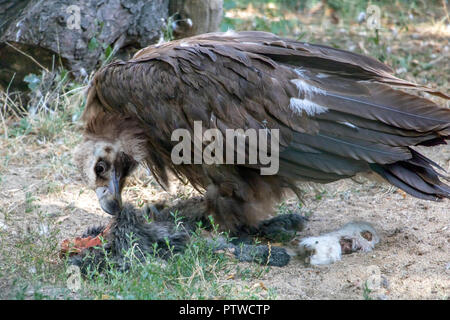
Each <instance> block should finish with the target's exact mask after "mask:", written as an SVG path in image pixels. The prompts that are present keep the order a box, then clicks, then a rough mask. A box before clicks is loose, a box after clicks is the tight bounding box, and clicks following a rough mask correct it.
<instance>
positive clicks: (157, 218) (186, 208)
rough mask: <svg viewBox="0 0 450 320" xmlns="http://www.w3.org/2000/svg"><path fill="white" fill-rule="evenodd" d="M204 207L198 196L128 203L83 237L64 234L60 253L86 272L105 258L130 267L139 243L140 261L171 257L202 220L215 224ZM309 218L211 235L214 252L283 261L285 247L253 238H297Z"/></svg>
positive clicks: (287, 218) (102, 265)
mask: <svg viewBox="0 0 450 320" xmlns="http://www.w3.org/2000/svg"><path fill="white" fill-rule="evenodd" d="M202 208H203V209H206V205H205V203H204V201H203V200H202V199H198V198H194V199H190V200H188V201H186V202H183V203H182V204H179V205H177V206H174V207H171V208H165V209H163V210H159V209H158V208H157V206H155V205H150V206H145V207H144V208H143V209H137V208H135V207H133V206H132V205H131V204H125V205H124V206H123V208H122V210H120V211H119V212H118V213H117V214H116V215H115V216H114V217H113V219H112V222H111V223H110V224H108V225H107V226H102V227H94V228H90V229H89V230H87V232H86V233H85V234H84V235H83V236H82V237H79V238H75V239H74V240H64V241H63V243H62V249H61V254H62V256H65V255H67V254H68V255H69V256H70V263H71V264H74V265H77V266H79V267H80V268H81V270H82V271H83V272H86V271H87V270H88V269H89V268H90V269H91V270H93V269H97V270H103V269H104V268H105V266H106V261H110V262H113V263H114V264H115V265H117V266H118V267H119V268H120V269H123V270H126V269H127V268H128V267H129V266H128V263H129V259H128V258H127V257H126V256H125V253H126V252H127V251H128V250H129V249H131V248H133V249H134V256H135V257H136V258H137V259H139V260H141V261H144V260H145V259H146V257H147V256H148V255H154V256H157V257H160V258H163V259H167V258H169V257H171V256H172V255H173V254H176V253H179V252H183V250H184V249H185V247H186V246H187V244H188V242H189V241H190V238H191V235H192V233H193V232H194V231H195V230H196V228H197V227H198V225H199V222H202V225H203V226H205V228H207V229H210V228H211V224H210V223H209V221H207V220H202V218H203V217H204V216H203V214H199V212H201V211H202ZM180 211H181V214H179V213H180ZM173 212H177V216H178V215H179V216H180V217H181V218H180V220H177V221H175V220H174V217H173ZM192 213H194V214H192ZM183 214H188V216H185V215H183ZM189 214H190V215H189ZM304 222H305V219H304V218H303V217H301V216H299V215H297V214H285V215H280V216H277V217H275V218H272V219H270V220H267V221H264V222H263V223H262V224H261V225H260V227H259V228H256V229H254V230H253V231H252V232H242V233H241V234H242V237H240V238H238V239H235V241H233V242H229V241H227V240H226V239H225V238H214V239H208V242H207V243H208V245H209V246H211V248H212V249H213V250H214V252H217V253H220V252H226V253H228V254H230V255H232V256H234V257H235V258H236V259H237V260H239V261H245V262H257V263H260V264H264V265H269V266H279V267H282V266H285V265H286V264H288V263H289V260H290V256H289V254H288V253H287V252H286V250H285V249H284V248H281V247H277V246H273V245H270V243H269V244H267V245H254V244H252V243H251V241H252V240H251V239H253V237H255V236H260V237H266V238H267V237H270V236H271V235H276V236H277V237H279V236H280V235H284V237H285V238H286V239H288V238H289V237H291V238H292V237H293V236H294V235H295V232H296V231H299V230H301V229H303V226H304ZM274 240H277V239H274Z"/></svg>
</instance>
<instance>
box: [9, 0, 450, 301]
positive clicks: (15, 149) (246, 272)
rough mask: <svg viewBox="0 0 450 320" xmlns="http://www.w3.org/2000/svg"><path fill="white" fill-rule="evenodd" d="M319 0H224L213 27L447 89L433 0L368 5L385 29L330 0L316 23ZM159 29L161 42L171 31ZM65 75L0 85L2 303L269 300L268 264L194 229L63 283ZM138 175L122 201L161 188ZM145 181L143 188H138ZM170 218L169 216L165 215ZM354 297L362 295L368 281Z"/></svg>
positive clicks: (287, 207) (316, 197) (69, 89)
mask: <svg viewBox="0 0 450 320" xmlns="http://www.w3.org/2000/svg"><path fill="white" fill-rule="evenodd" d="M319 2H320V1H304V2H303V1H301V2H299V1H293V0H284V1H269V0H267V1H258V2H256V1H249V0H225V2H224V6H225V17H224V20H223V22H222V24H221V29H222V30H227V29H229V28H232V29H235V30H254V29H257V30H263V31H270V32H274V33H277V34H280V35H284V36H289V37H292V38H296V39H301V40H302V41H308V42H315V43H326V44H328V45H331V46H334V47H337V48H342V49H347V50H351V51H355V52H357V53H363V54H367V55H371V56H374V57H376V58H378V59H380V60H382V61H384V62H386V63H387V64H389V65H391V66H392V67H393V69H394V70H395V72H396V73H397V74H398V75H399V76H401V77H402V78H406V79H407V80H412V81H416V82H419V83H428V84H432V85H433V86H436V87H440V88H447V87H448V84H449V82H450V79H449V75H448V70H447V69H448V67H447V66H446V59H445V57H448V50H447V51H445V49H444V48H445V46H446V45H447V47H448V33H446V32H448V31H446V30H447V29H446V28H447V27H446V25H447V24H448V23H449V21H448V20H445V17H442V15H441V16H440V15H439V14H438V12H440V10H441V9H442V8H441V4H440V3H441V2H440V1H439V2H436V3H433V5H430V4H429V3H430V2H426V1H410V2H408V1H393V2H392V1H379V2H377V3H378V4H379V5H380V7H382V9H383V10H382V26H383V29H382V30H380V31H379V32H378V33H376V32H375V31H374V30H367V28H366V27H365V26H364V25H363V24H362V25H361V24H358V23H357V21H356V17H357V15H358V13H359V12H360V11H361V10H364V9H365V8H366V7H367V4H368V3H369V2H368V1H350V0H346V1H343V2H337V1H329V3H330V4H331V5H333V6H334V9H335V10H337V12H338V14H339V17H340V21H339V22H338V24H337V25H334V24H330V23H329V22H328V21H327V19H326V18H324V16H325V15H324V14H322V11H323V10H322V11H318V13H314V14H311V15H310V14H308V10H310V9H311V8H313V7H314V6H315V5H317V4H318V3H319ZM299 3H300V5H298V4H299ZM250 4H251V6H250ZM302 10H306V11H302ZM305 12H306V13H305ZM411 15H412V16H413V17H414V19H413V20H411V18H410V17H411ZM447 19H448V18H447ZM165 32H166V37H167V38H170V37H171V31H170V29H167V30H165ZM91 45H92V46H93V45H95V40H92V44H91ZM111 53H112V52H111V48H109V49H108V48H106V49H105V60H106V59H108V60H109V59H110V58H111ZM441 56H443V57H444V58H441ZM447 60H448V59H447ZM70 76H71V75H70V73H69V72H67V71H66V70H65V69H64V68H63V67H62V66H58V67H54V68H52V70H50V71H45V70H43V71H42V73H41V74H33V75H29V76H27V78H26V82H27V83H28V85H29V88H30V92H29V93H28V95H29V96H28V99H27V102H25V101H24V100H23V99H22V98H20V97H19V96H18V95H16V94H15V93H13V92H10V91H9V90H8V88H7V89H6V90H5V91H0V120H1V121H0V188H1V190H0V222H2V224H0V258H1V259H0V298H13V299H56V298H57V299H80V298H84V299H265V298H276V297H277V294H278V293H277V292H276V291H275V290H274V289H272V288H265V287H264V286H263V285H260V279H261V278H262V277H263V276H264V275H265V274H267V272H268V271H269V268H268V267H266V266H260V265H248V264H239V263H236V262H235V261H233V260H230V258H229V257H228V256H226V255H225V254H215V253H213V252H212V251H211V248H209V247H208V246H207V244H206V241H205V239H204V238H203V237H201V235H200V233H199V234H196V235H194V237H193V239H192V242H191V243H190V244H189V246H188V248H187V250H186V251H185V252H184V253H182V254H177V255H174V256H173V257H171V258H170V259H169V260H167V261H162V260H160V259H158V258H156V257H152V256H149V257H147V259H146V261H145V262H139V261H137V260H133V256H134V252H133V250H132V249H130V252H127V253H126V255H127V256H128V257H130V259H131V260H130V261H131V263H130V266H131V267H130V270H128V271H127V272H123V271H120V270H118V269H117V268H115V267H114V265H113V264H110V265H109V266H108V268H107V269H106V271H105V272H103V273H99V272H98V270H91V272H90V274H89V275H88V276H87V277H83V278H82V279H81V288H80V290H78V291H75V292H74V291H71V290H70V289H68V285H67V284H68V283H67V281H68V279H70V278H71V277H73V276H76V274H73V273H70V274H68V273H67V270H68V265H67V262H65V261H61V260H60V259H59V257H58V250H59V243H60V241H61V240H62V239H63V238H64V237H67V236H68V235H70V236H74V234H73V232H75V231H71V232H72V233H70V232H68V231H67V230H64V228H62V226H63V225H62V220H61V218H63V217H64V214H65V213H64V212H65V211H64V210H65V209H67V210H68V211H69V212H70V214H75V213H76V212H79V211H80V210H79V208H77V205H79V202H76V201H75V200H73V199H79V198H82V197H85V196H86V193H88V192H87V191H86V190H85V189H84V186H82V185H81V184H80V182H79V180H78V173H77V172H76V170H75V168H74V166H73V164H72V162H71V150H72V148H73V146H75V144H76V143H77V142H78V141H79V140H80V136H81V134H80V122H79V117H80V115H81V112H82V110H83V107H84V90H85V88H86V86H87V84H88V81H89V77H86V78H82V79H76V80H74V79H72V78H71V77H70ZM90 76H92V74H91V75H90ZM16 176H17V177H19V178H26V181H27V183H26V185H25V186H24V185H21V184H19V183H18V182H17V181H15V180H14V179H13V177H16ZM144 176H145V175H142V176H141V175H139V173H138V174H136V175H135V176H134V177H133V179H131V181H130V182H131V186H130V187H129V188H127V189H126V193H127V199H132V201H135V202H136V203H137V204H138V205H143V203H144V200H143V199H145V201H150V200H151V199H154V198H155V197H156V195H155V194H156V193H161V192H160V191H158V189H157V188H156V187H154V186H153V184H154V181H153V180H151V179H150V180H149V178H148V177H146V176H145V178H142V177H144ZM147 184H149V186H152V187H148V188H143V185H147ZM6 187H7V188H6ZM11 190H12V191H11ZM67 190H68V191H67ZM85 191H86V192H85ZM65 192H71V193H74V195H73V198H70V201H69V202H70V203H69V204H68V205H67V208H59V209H58V211H56V212H50V211H49V210H48V208H47V207H44V206H42V205H41V203H42V200H43V198H45V199H47V200H49V201H50V202H52V201H53V202H57V201H58V200H60V198H64V196H65ZM192 194H194V191H193V189H192V188H189V187H186V188H183V189H181V190H177V196H176V197H175V198H189V197H191V196H192ZM342 195H344V194H342ZM328 196H331V195H329V194H327V193H325V192H323V191H319V192H314V193H312V194H311V195H310V197H309V198H310V202H311V203H313V204H314V203H319V202H320V201H322V200H323V198H324V197H328ZM333 196H334V195H333ZM64 199H65V198H64ZM170 200H174V198H170ZM74 203H75V204H74ZM91 207H92V206H91ZM92 210H93V209H92ZM299 210H300V212H303V213H304V214H305V215H307V216H309V215H311V212H310V211H308V210H309V209H307V208H306V207H303V206H301V205H299V204H298V203H297V202H295V203H294V202H292V201H291V202H285V203H282V204H280V206H279V208H278V211H279V212H280V213H290V212H293V211H299ZM178 218H179V217H177V213H174V219H178ZM80 221H81V219H80ZM85 227H87V225H86V226H85ZM215 236H217V234H216V235H215ZM362 294H363V297H364V298H366V299H367V298H370V291H368V288H367V285H366V286H365V288H363V290H362Z"/></svg>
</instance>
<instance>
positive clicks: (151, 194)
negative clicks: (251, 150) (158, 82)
mask: <svg viewBox="0 0 450 320" xmlns="http://www.w3.org/2000/svg"><path fill="white" fill-rule="evenodd" d="M35 152H37V154H38V155H39V152H45V149H42V150H39V148H37V150H35ZM426 154H427V155H428V156H431V157H432V158H433V159H434V160H437V162H438V163H439V164H440V165H441V166H443V167H444V168H445V169H447V170H449V169H450V148H449V147H448V146H444V147H437V148H434V149H431V150H427V152H426ZM33 158H34V159H35V160H34V161H31V163H30V166H24V165H22V166H21V167H20V168H19V167H17V166H14V163H15V162H16V161H17V162H20V161H23V160H21V159H12V160H11V162H12V163H11V165H9V166H7V167H6V168H4V169H5V170H3V172H2V180H1V190H0V207H2V208H3V210H2V211H1V213H0V227H1V228H2V229H3V231H6V232H8V234H9V236H10V237H11V239H13V238H14V237H17V236H18V235H19V234H20V233H21V232H24V230H26V228H42V226H41V225H40V224H39V222H38V221H39V220H38V215H37V212H41V213H45V215H46V216H48V217H51V218H52V219H53V221H56V222H57V223H58V224H59V228H60V230H61V233H60V234H59V236H58V237H59V238H60V239H61V240H62V239H64V238H67V237H74V236H79V235H80V234H81V233H83V231H84V230H86V228H87V227H89V226H93V225H97V224H100V223H106V222H107V221H108V220H109V216H108V215H107V214H105V213H103V212H102V211H101V209H100V208H99V206H98V204H97V201H96V197H95V194H94V192H93V191H90V190H86V189H84V188H83V185H82V184H81V182H80V181H79V178H78V175H77V173H76V171H70V172H69V173H67V172H66V174H65V175H61V176H59V177H58V174H55V177H54V178H55V181H57V182H58V183H57V185H59V186H60V188H59V189H57V190H56V191H53V192H49V183H48V181H49V176H52V169H51V168H50V169H49V168H47V166H46V161H48V159H47V160H46V159H45V157H42V158H39V157H33ZM43 168H47V169H46V170H44V169H43ZM55 183H56V182H55ZM174 191H175V192H174V194H173V195H170V194H168V193H166V192H164V191H162V190H161V189H160V188H159V187H158V186H157V185H155V184H154V182H153V179H152V178H149V177H147V175H146V173H145V172H144V170H140V171H139V172H138V173H137V174H135V176H134V178H133V179H132V180H131V186H129V187H127V188H126V190H125V195H124V198H125V199H127V200H128V201H134V203H139V201H140V200H139V199H145V200H144V201H154V200H160V199H162V198H164V199H167V200H169V201H171V200H173V199H176V198H187V197H189V196H191V195H192V189H191V188H189V187H184V186H180V185H178V187H177V188H175V190H174ZM27 193H28V196H27ZM30 194H31V195H32V196H33V197H34V199H35V200H34V201H32V205H33V206H34V208H35V209H34V210H27V206H28V207H29V206H30V203H29V200H28V201H27V197H28V198H29V197H30ZM318 194H320V195H321V197H318V196H317V195H318ZM305 200H306V206H304V207H303V208H302V209H297V212H299V213H301V214H307V215H310V222H309V224H308V225H307V227H306V229H305V230H304V231H303V232H301V234H299V235H298V237H297V240H298V239H300V238H302V237H304V236H311V235H319V234H322V233H324V232H327V231H331V230H333V229H336V228H338V227H340V226H342V225H343V224H345V223H347V222H350V221H354V220H363V221H367V222H370V223H372V224H373V225H374V226H375V228H376V230H377V231H378V232H379V235H380V236H381V241H380V243H379V244H378V245H377V246H376V248H375V250H374V251H372V252H370V253H367V254H366V253H355V254H351V255H345V256H343V259H342V260H341V261H338V262H336V263H334V264H331V265H328V266H320V267H311V266H306V265H304V264H303V262H302V261H301V260H300V259H299V258H297V257H294V258H293V259H292V260H291V262H290V263H289V265H288V266H286V267H283V268H277V267H273V268H271V269H270V271H269V272H268V273H265V274H263V275H262V276H261V278H260V279H259V280H260V281H261V282H262V283H263V284H264V286H265V287H266V288H268V289H269V288H270V289H272V290H274V291H275V292H276V293H277V298H279V299H363V298H364V297H366V296H365V294H364V288H365V287H366V286H367V287H368V288H369V289H371V292H370V293H369V297H370V298H373V299H448V297H449V295H450V250H449V249H450V246H449V241H450V228H449V227H450V219H449V208H450V202H449V201H443V202H429V201H422V200H417V199H414V198H412V197H410V196H407V195H405V194H404V193H403V192H401V191H398V190H396V189H395V188H393V187H390V186H388V185H380V184H378V183H375V182H372V181H366V182H365V183H363V184H358V183H356V182H353V181H351V180H347V181H340V182H336V183H333V184H330V185H327V186H326V187H324V188H323V189H322V190H321V191H317V190H315V191H314V190H311V191H310V192H308V194H307V196H306V198H305ZM286 204H287V207H288V208H289V207H292V208H294V210H295V207H296V204H297V202H296V199H288V200H287V201H286ZM36 208H38V209H36ZM30 211H31V212H30ZM44 228H45V226H44ZM295 242H296V241H293V242H292V243H290V244H288V245H287V247H290V248H295ZM230 281H240V282H242V281H241V280H239V279H236V280H230ZM243 284H244V283H243ZM366 293H368V291H367V290H366ZM263 296H264V295H263Z"/></svg>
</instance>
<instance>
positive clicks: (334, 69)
mask: <svg viewBox="0 0 450 320" xmlns="http://www.w3.org/2000/svg"><path fill="white" fill-rule="evenodd" d="M413 90H415V91H416V92H428V93H429V94H432V95H436V96H440V97H443V98H444V99H448V98H449V97H448V96H447V95H445V94H444V93H440V92H438V91H434V90H433V89H431V88H428V87H424V86H420V85H416V84H413V83H410V82H407V81H405V80H402V79H399V78H397V77H395V76H393V75H392V70H391V69H390V68H389V67H388V66H386V65H385V64H383V63H381V62H379V61H377V60H375V59H373V58H370V57H366V56H362V55H359V54H356V53H352V52H348V51H344V50H339V49H334V48H331V47H327V46H324V45H316V44H309V43H304V42H299V41H295V40H291V39H286V38H281V37H278V36H276V35H273V34H270V33H266V32H256V31H248V32H234V31H229V32H226V33H209V34H203V35H199V36H194V37H191V38H185V39H181V40H177V41H171V42H167V43H164V44H159V45H153V46H149V47H147V48H145V49H142V50H140V51H139V52H138V53H136V54H135V56H134V57H133V58H132V59H131V60H129V61H116V62H113V63H110V64H109V65H107V66H105V67H103V68H101V69H100V70H99V71H98V72H97V73H96V74H95V76H94V78H93V80H92V83H91V85H90V88H89V91H88V96H87V104H86V108H85V110H84V113H83V117H82V119H83V121H84V123H85V127H84V141H83V142H82V143H81V144H80V145H79V146H78V147H77V150H76V152H75V161H76V163H77V165H78V166H79V167H80V169H81V172H82V175H83V178H84V180H86V182H87V184H88V185H89V186H90V187H91V188H93V189H94V190H95V191H96V192H97V196H98V198H99V201H100V205H101V207H102V208H103V209H104V210H105V211H106V212H109V213H111V214H114V213H117V212H118V210H120V207H121V205H122V202H121V196H120V194H121V191H122V188H123V187H124V184H125V179H126V177H127V176H128V175H130V173H131V172H132V171H133V169H134V168H135V167H136V166H137V164H138V163H142V164H144V165H147V166H148V168H149V169H150V171H151V172H152V174H153V175H154V177H155V178H156V179H157V180H158V182H159V183H160V184H161V185H163V186H164V185H166V184H167V182H168V172H172V173H174V174H175V175H176V176H178V177H179V178H181V179H187V180H188V181H189V182H190V183H191V184H192V185H193V186H194V187H195V188H197V189H198V190H201V191H204V192H205V197H206V199H207V203H208V210H209V211H208V212H209V214H212V215H213V217H214V219H215V222H216V223H218V224H219V225H221V226H222V227H223V228H224V229H228V230H231V231H238V230H242V229H245V228H247V227H252V226H254V225H255V224H256V223H257V222H259V221H261V220H262V219H264V218H266V217H267V215H269V214H271V213H273V207H274V204H275V203H276V201H279V200H280V199H281V197H282V196H283V195H284V194H285V193H284V191H285V190H289V189H291V190H293V191H294V192H298V191H299V189H298V185H299V184H300V185H301V183H302V182H315V183H329V182H332V181H336V180H339V179H344V178H350V177H353V176H355V175H356V174H358V173H370V172H372V173H376V174H377V175H378V176H381V177H382V178H384V179H385V180H386V181H388V182H389V183H391V184H393V185H395V186H396V187H398V188H400V189H402V190H404V191H405V192H407V193H408V194H410V195H412V196H414V197H417V198H421V199H426V200H438V199H443V198H449V197H450V187H449V186H448V185H446V184H444V182H443V177H444V172H443V171H442V168H440V167H439V166H438V165H437V164H436V163H435V162H433V161H432V160H430V159H428V158H426V157H425V156H423V155H422V154H420V153H419V152H418V151H417V150H415V149H414V147H415V146H435V145H439V144H446V140H448V139H449V138H450V109H447V108H445V107H441V106H438V105H437V104H435V103H434V102H432V101H430V100H428V99H425V98H423V97H419V96H418V95H416V94H415V93H414V92H413ZM411 92H413V93H411ZM194 121H201V126H202V129H203V130H207V129H212V128H214V129H218V130H220V132H222V133H223V134H224V136H225V133H226V130H227V129H243V130H248V129H255V130H267V131H268V132H269V134H268V135H270V132H271V130H272V129H278V130H279V131H278V132H279V138H278V140H277V143H278V144H279V170H278V172H277V173H276V174H272V175H262V174H261V172H260V169H261V167H263V164H262V162H260V161H259V160H258V162H257V163H256V164H254V163H253V164H251V163H250V162H248V163H247V162H245V163H244V164H242V163H241V164H206V163H202V164H194V163H192V164H189V163H183V164H179V165H176V164H174V163H173V161H172V159H171V153H172V149H173V148H174V146H175V145H177V144H178V143H179V141H173V139H172V133H173V132H174V130H176V129H186V130H188V132H191V133H192V139H194ZM269 139H270V137H269ZM205 145H206V143H205V142H204V145H203V147H204V146H205ZM194 149H195V148H193V150H192V152H194V151H195V150H194ZM245 150H246V151H245V152H246V155H245V156H246V159H247V158H248V156H249V155H248V150H250V148H247V149H245ZM236 152H238V151H236Z"/></svg>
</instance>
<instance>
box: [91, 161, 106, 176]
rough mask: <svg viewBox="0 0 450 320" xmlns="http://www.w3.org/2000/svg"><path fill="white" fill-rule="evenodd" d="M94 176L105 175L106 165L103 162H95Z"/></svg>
mask: <svg viewBox="0 0 450 320" xmlns="http://www.w3.org/2000/svg"><path fill="white" fill-rule="evenodd" d="M94 170H95V174H96V175H98V176H100V175H102V174H103V173H105V171H106V170H107V165H106V162H105V161H99V162H97V164H96V165H95V168H94Z"/></svg>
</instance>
